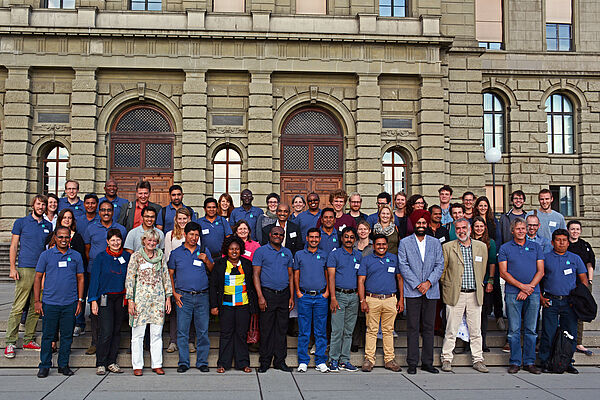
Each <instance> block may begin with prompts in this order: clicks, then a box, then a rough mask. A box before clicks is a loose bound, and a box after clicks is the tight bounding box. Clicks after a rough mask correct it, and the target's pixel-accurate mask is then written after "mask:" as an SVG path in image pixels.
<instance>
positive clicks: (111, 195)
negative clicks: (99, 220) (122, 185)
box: [98, 178, 128, 222]
mask: <svg viewBox="0 0 600 400" xmlns="http://www.w3.org/2000/svg"><path fill="white" fill-rule="evenodd" d="M118 191H119V187H118V186H117V182H116V181H115V180H114V179H113V178H109V179H108V180H107V181H106V183H105V184H104V197H101V198H100V199H99V200H98V204H100V203H102V202H103V201H104V200H108V201H110V204H112V205H113V208H114V209H115V212H114V213H113V222H117V220H118V219H119V216H120V215H121V207H123V206H124V205H125V204H127V203H128V201H127V199H124V198H122V197H119V196H117V193H118Z"/></svg>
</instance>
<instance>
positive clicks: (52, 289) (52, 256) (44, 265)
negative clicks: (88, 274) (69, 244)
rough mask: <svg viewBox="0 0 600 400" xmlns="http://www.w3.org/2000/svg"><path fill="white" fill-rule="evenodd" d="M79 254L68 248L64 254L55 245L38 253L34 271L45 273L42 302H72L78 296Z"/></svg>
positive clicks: (51, 303) (64, 304) (80, 262)
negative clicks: (38, 257) (38, 256)
mask: <svg viewBox="0 0 600 400" xmlns="http://www.w3.org/2000/svg"><path fill="white" fill-rule="evenodd" d="M83 271H84V269H83V260H82V258H81V255H80V254H79V253H78V252H76V251H75V250H73V249H71V248H69V249H67V251H66V252H65V254H63V253H61V252H60V251H59V250H58V249H57V248H56V247H53V248H51V249H48V250H46V251H44V252H43V253H42V254H41V255H40V259H39V260H38V263H37V266H36V267H35V272H41V273H45V274H46V279H45V280H44V293H43V295H42V303H44V304H50V305H53V306H66V305H70V304H73V303H74V302H76V301H77V299H78V298H79V296H78V293H77V274H83Z"/></svg>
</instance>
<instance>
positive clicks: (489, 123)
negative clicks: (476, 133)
mask: <svg viewBox="0 0 600 400" xmlns="http://www.w3.org/2000/svg"><path fill="white" fill-rule="evenodd" d="M504 120H505V116H504V102H503V101H502V99H501V98H500V97H499V96H498V95H496V94H494V93H489V92H488V93H484V94H483V144H484V149H485V150H488V149H489V148H492V147H498V148H499V149H500V151H501V152H503V153H504V129H505V128H504V127H505V124H504Z"/></svg>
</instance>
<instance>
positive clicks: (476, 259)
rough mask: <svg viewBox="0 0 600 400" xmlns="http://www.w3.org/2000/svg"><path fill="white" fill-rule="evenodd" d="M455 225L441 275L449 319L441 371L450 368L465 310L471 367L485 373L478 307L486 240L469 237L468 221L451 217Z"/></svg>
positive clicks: (445, 247)
mask: <svg viewBox="0 0 600 400" xmlns="http://www.w3.org/2000/svg"><path fill="white" fill-rule="evenodd" d="M454 227H455V228H456V236H457V240H454V241H452V242H450V243H448V244H447V245H446V246H444V248H443V250H444V272H443V273H442V277H441V278H440V282H441V283H442V286H443V288H444V291H443V293H442V297H443V299H444V303H445V304H446V317H447V319H448V323H447V324H446V336H445V337H444V342H443V345H442V371H444V372H451V371H452V359H453V357H454V356H453V354H452V351H453V350H454V346H455V344H456V334H457V333H458V328H459V326H460V324H461V322H462V320H463V315H464V314H465V313H466V315H467V326H468V329H469V337H470V339H471V354H472V356H473V368H474V369H475V370H476V371H479V372H484V373H485V372H488V369H487V367H486V366H485V364H484V363H483V341H482V337H481V307H482V305H483V278H484V276H485V270H486V266H487V258H488V249H487V246H486V245H485V243H483V242H480V241H478V240H471V224H470V223H469V221H468V220H466V219H465V218H459V219H457V220H454Z"/></svg>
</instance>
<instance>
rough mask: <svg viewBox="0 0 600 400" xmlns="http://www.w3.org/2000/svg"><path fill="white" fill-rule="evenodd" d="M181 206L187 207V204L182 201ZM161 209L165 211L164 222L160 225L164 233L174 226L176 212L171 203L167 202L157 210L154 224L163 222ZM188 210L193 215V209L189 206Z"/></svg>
mask: <svg viewBox="0 0 600 400" xmlns="http://www.w3.org/2000/svg"><path fill="white" fill-rule="evenodd" d="M181 207H184V208H187V206H186V205H185V204H183V203H181ZM163 210H166V211H165V217H164V221H165V224H164V226H163V227H162V231H163V232H164V233H167V232H169V231H172V230H173V227H174V226H175V213H176V212H177V209H176V208H175V207H173V203H169V204H168V205H167V206H166V207H164V208H161V209H160V211H159V212H158V215H157V216H156V225H162V223H163ZM189 210H190V212H191V213H192V215H194V212H193V210H192V209H191V208H190V209H189ZM192 218H193V217H192Z"/></svg>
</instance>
